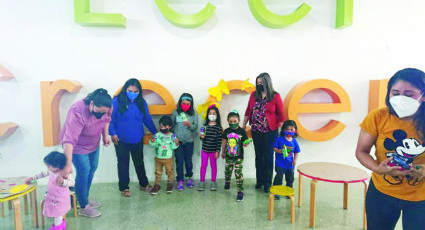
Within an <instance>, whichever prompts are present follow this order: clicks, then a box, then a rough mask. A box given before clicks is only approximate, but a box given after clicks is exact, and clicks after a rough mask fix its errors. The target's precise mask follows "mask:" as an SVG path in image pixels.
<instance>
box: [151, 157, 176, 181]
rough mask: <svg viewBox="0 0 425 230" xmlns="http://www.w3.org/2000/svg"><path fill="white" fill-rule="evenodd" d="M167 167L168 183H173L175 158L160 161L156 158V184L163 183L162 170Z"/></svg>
mask: <svg viewBox="0 0 425 230" xmlns="http://www.w3.org/2000/svg"><path fill="white" fill-rule="evenodd" d="M164 166H165V173H166V174H167V176H168V183H171V182H173V177H174V173H173V158H169V159H159V158H156V157H155V184H159V183H160V182H161V176H162V168H163V167H164Z"/></svg>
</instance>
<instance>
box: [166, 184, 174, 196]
mask: <svg viewBox="0 0 425 230" xmlns="http://www.w3.org/2000/svg"><path fill="white" fill-rule="evenodd" d="M172 192H173V182H168V184H167V193H172Z"/></svg>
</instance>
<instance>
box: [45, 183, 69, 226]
mask: <svg viewBox="0 0 425 230" xmlns="http://www.w3.org/2000/svg"><path fill="white" fill-rule="evenodd" d="M70 195H71V199H72V206H73V209H74V217H77V197H76V196H75V192H72V191H71V193H70ZM43 210H44V200H42V201H41V227H43V228H44V215H43ZM63 218H64V219H66V215H63Z"/></svg>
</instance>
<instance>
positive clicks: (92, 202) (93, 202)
mask: <svg viewBox="0 0 425 230" xmlns="http://www.w3.org/2000/svg"><path fill="white" fill-rule="evenodd" d="M89 205H90V207H92V208H96V209H98V208H100V207H101V206H102V204H101V203H100V202H97V201H94V200H89Z"/></svg>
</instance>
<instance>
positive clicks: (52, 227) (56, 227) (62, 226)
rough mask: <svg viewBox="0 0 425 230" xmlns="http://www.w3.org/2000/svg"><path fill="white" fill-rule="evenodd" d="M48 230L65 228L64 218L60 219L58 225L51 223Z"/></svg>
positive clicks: (63, 229) (64, 229)
mask: <svg viewBox="0 0 425 230" xmlns="http://www.w3.org/2000/svg"><path fill="white" fill-rule="evenodd" d="M49 230H66V223H65V219H63V220H62V223H61V224H60V225H58V226H56V225H52V226H51V227H50V228H49Z"/></svg>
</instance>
